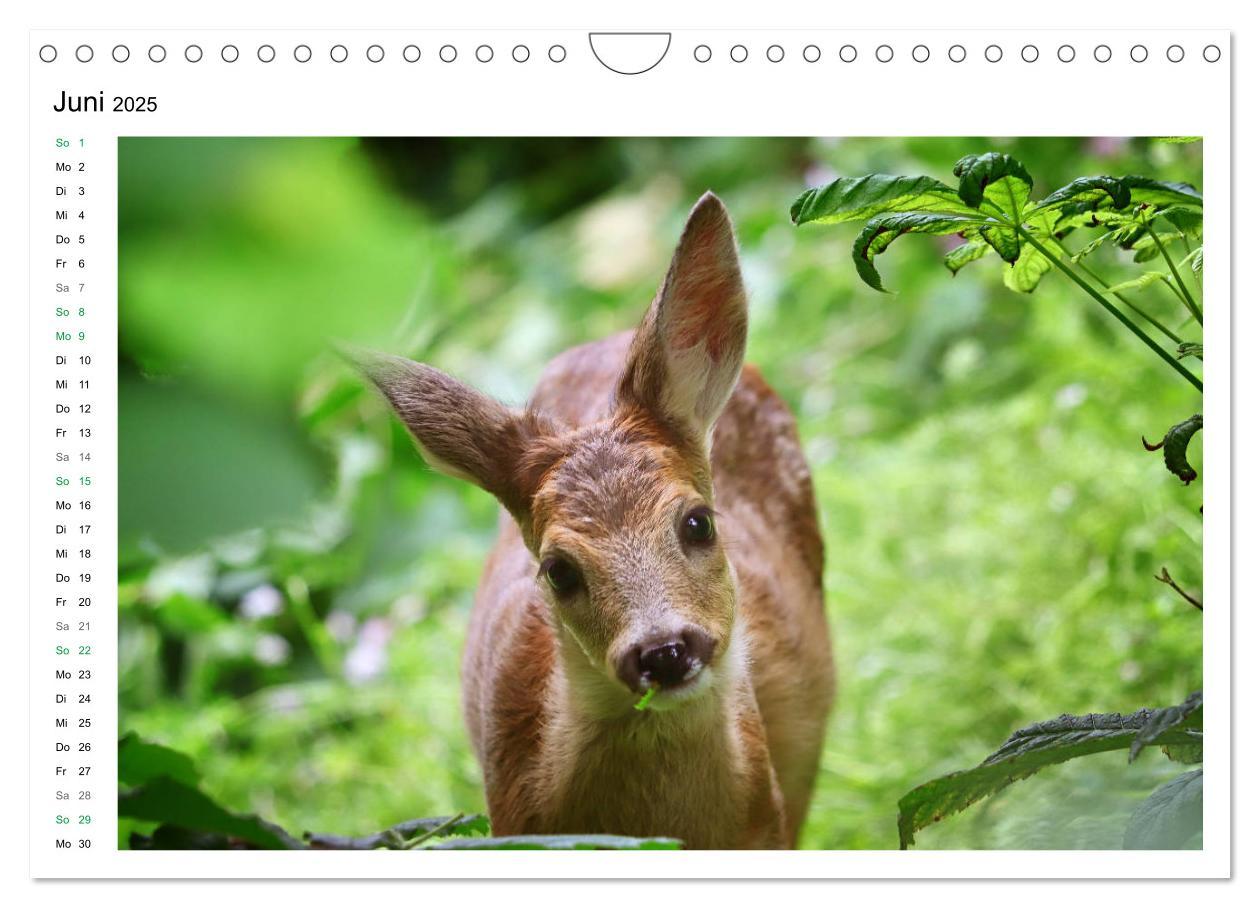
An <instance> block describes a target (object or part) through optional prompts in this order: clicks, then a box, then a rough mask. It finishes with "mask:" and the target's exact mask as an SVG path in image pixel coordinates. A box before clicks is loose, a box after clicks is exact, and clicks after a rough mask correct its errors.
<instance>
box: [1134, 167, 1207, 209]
mask: <svg viewBox="0 0 1260 908" xmlns="http://www.w3.org/2000/svg"><path fill="white" fill-rule="evenodd" d="M1120 182H1121V183H1123V184H1124V185H1125V186H1126V187H1127V188H1128V190H1129V198H1130V200H1131V201H1132V203H1133V204H1134V205H1154V206H1156V207H1159V208H1163V207H1166V206H1169V205H1197V206H1199V207H1200V208H1201V207H1203V194H1202V193H1201V192H1199V190H1198V189H1196V188H1195V187H1193V186H1191V185H1190V184H1189V183H1178V182H1169V181H1166V180H1155V179H1152V178H1151V177H1144V176H1138V175H1136V174H1131V175H1129V176H1126V177H1121V178H1120Z"/></svg>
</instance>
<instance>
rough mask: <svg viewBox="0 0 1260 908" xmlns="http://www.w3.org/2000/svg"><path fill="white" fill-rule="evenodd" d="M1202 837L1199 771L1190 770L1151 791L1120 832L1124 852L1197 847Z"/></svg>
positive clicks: (1200, 778) (1201, 795)
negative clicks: (1122, 833) (1122, 831)
mask: <svg viewBox="0 0 1260 908" xmlns="http://www.w3.org/2000/svg"><path fill="white" fill-rule="evenodd" d="M1202 835H1203V770H1202V769H1193V770H1191V771H1190V772H1187V773H1184V774H1182V775H1179V776H1177V778H1175V779H1173V780H1172V781H1171V782H1167V783H1165V784H1164V785H1161V786H1160V787H1159V788H1157V789H1155V791H1154V792H1152V793H1151V796H1150V797H1149V798H1147V799H1146V800H1145V801H1143V802H1142V803H1141V804H1139V805H1138V808H1137V810H1135V811H1134V812H1133V816H1132V817H1131V818H1130V819H1129V827H1128V829H1126V830H1125V833H1124V847H1125V848H1128V849H1176V848H1187V847H1191V848H1193V847H1200V846H1197V845H1196V844H1195V842H1196V841H1197V840H1199V839H1200V837H1201V836H1202Z"/></svg>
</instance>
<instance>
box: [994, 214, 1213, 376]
mask: <svg viewBox="0 0 1260 908" xmlns="http://www.w3.org/2000/svg"><path fill="white" fill-rule="evenodd" d="M1015 229H1016V230H1017V231H1019V234H1020V236H1022V237H1023V238H1024V239H1025V240H1027V241H1028V242H1029V243H1031V244H1032V247H1033V248H1034V249H1036V250H1037V251H1038V252H1040V253H1041V254H1042V255H1044V256H1045V257H1046V258H1047V259H1048V260H1049V261H1050V264H1052V265H1054V266H1055V267H1056V268H1058V269H1059V270H1060V271H1062V272H1063V273H1064V274H1066V275H1067V276H1068V277H1069V278H1071V280H1072V282H1073V283H1074V284H1076V285H1077V286H1078V287H1080V288H1081V289H1082V290H1084V291H1085V292H1086V293H1088V294H1089V295H1090V296H1092V297H1093V298H1094V299H1095V300H1096V301H1097V302H1098V304H1099V305H1101V306H1102V307H1103V308H1104V309H1106V310H1107V311H1108V312H1110V313H1111V314H1112V315H1113V316H1114V317H1115V318H1116V319H1118V320H1119V321H1120V323H1121V324H1122V325H1124V326H1125V327H1126V328H1128V329H1129V330H1130V331H1132V332H1133V333H1134V334H1136V335H1137V336H1138V338H1139V339H1140V340H1141V341H1142V343H1144V344H1146V346H1148V347H1150V348H1151V349H1152V350H1154V351H1155V353H1156V354H1157V355H1158V356H1159V358H1160V359H1162V360H1163V361H1164V362H1166V363H1168V365H1170V366H1172V367H1173V369H1175V370H1176V371H1177V372H1178V373H1180V374H1181V377H1182V378H1184V379H1185V380H1186V381H1188V382H1190V384H1192V385H1194V387H1195V388H1197V389H1198V390H1199V391H1202V390H1203V382H1201V381H1200V380H1199V379H1198V377H1197V376H1195V374H1194V373H1193V372H1191V371H1190V370H1189V369H1187V368H1186V367H1185V366H1183V365H1182V364H1181V363H1179V362H1177V360H1176V359H1175V358H1174V357H1173V355H1172V354H1171V353H1169V352H1168V351H1167V350H1165V349H1164V348H1163V347H1161V346H1160V345H1159V344H1157V343H1155V341H1154V340H1153V339H1152V338H1151V336H1150V335H1149V334H1147V333H1146V332H1145V331H1143V330H1142V329H1141V328H1139V327H1138V326H1137V325H1135V324H1134V323H1133V322H1132V321H1130V320H1129V317H1128V316H1126V315H1125V314H1124V313H1123V312H1121V311H1120V310H1119V309H1117V308H1116V307H1115V306H1113V305H1112V304H1111V303H1109V302H1107V298H1106V297H1104V296H1103V295H1102V294H1101V293H1099V292H1098V291H1097V290H1095V289H1094V288H1093V287H1091V286H1090V285H1089V284H1087V283H1086V282H1085V280H1084V279H1083V278H1082V277H1081V276H1080V275H1079V274H1077V273H1076V272H1075V271H1073V270H1072V269H1071V268H1069V267H1068V266H1067V265H1066V264H1064V263H1063V261H1062V260H1061V259H1060V258H1059V257H1058V256H1057V255H1055V254H1054V253H1053V252H1051V251H1050V250H1049V249H1047V248H1046V247H1045V246H1043V245H1041V244H1040V243H1038V242H1037V240H1036V239H1035V238H1034V237H1033V236H1032V234H1030V233H1029V232H1028V231H1027V230H1025V229H1024V228H1023V227H1022V226H1017V227H1016V228H1015Z"/></svg>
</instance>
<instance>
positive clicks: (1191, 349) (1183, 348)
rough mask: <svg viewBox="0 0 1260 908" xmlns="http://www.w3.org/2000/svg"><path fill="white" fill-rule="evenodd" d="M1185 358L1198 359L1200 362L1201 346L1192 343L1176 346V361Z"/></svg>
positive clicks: (1201, 355)
mask: <svg viewBox="0 0 1260 908" xmlns="http://www.w3.org/2000/svg"><path fill="white" fill-rule="evenodd" d="M1187 356H1195V357H1198V358H1199V360H1200V361H1202V359H1203V345H1202V344H1196V343H1195V342H1194V341H1186V342H1185V343H1183V344H1178V345H1177V359H1185V358H1186V357H1187Z"/></svg>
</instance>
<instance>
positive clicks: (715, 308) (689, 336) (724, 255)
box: [617, 192, 748, 450]
mask: <svg viewBox="0 0 1260 908" xmlns="http://www.w3.org/2000/svg"><path fill="white" fill-rule="evenodd" d="M747 338H748V302H747V300H746V299H745V297H744V282H743V280H742V278H741V277H740V273H739V253H738V251H737V249H736V247H735V233H734V229H733V228H732V226H731V219H730V217H729V216H728V215H727V213H726V208H725V206H723V204H722V203H721V201H720V200H719V199H718V197H717V196H715V195H714V194H713V193H711V192H706V193H705V194H704V195H703V196H701V197H700V201H698V202H696V205H695V207H694V208H692V209H691V215H690V216H689V217H688V218H687V226H686V227H685V228H683V233H682V238H681V239H680V240H679V241H678V247H677V249H675V250H674V258H673V261H672V262H670V266H669V271H668V272H667V273H666V275H665V280H664V281H663V282H662V283H661V288H660V290H659V291H658V292H657V294H656V299H655V300H654V301H653V302H652V307H651V309H649V310H648V313H647V316H646V317H645V318H644V319H643V323H642V324H641V325H640V326H639V329H638V331H637V332H636V334H635V336H634V340H633V342H632V343H631V345H630V353H629V357H628V359H627V361H626V369H625V372H624V373H623V375H622V378H621V384H620V387H619V388H618V392H617V402H618V404H620V405H626V404H629V405H635V404H637V405H639V406H643V407H646V408H647V409H648V410H649V411H650V412H652V413H653V415H655V416H657V417H659V418H661V419H663V420H665V421H666V422H668V423H669V424H671V425H673V426H674V427H675V428H677V429H678V430H680V431H681V432H683V433H685V434H686V435H687V436H688V437H691V438H692V439H694V440H696V441H698V442H699V443H700V445H701V446H702V447H703V448H704V449H705V450H707V448H708V440H709V434H710V432H711V430H712V428H713V424H714V422H716V421H717V418H718V415H719V414H720V413H721V412H722V408H723V407H724V406H726V401H727V398H729V397H730V395H731V391H732V390H734V388H735V382H736V381H738V379H739V372H740V368H741V366H742V365H743V362H744V346H745V343H746V342H747Z"/></svg>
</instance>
